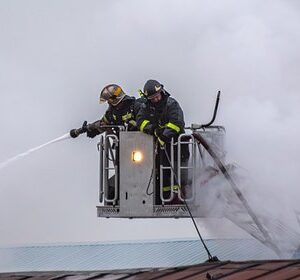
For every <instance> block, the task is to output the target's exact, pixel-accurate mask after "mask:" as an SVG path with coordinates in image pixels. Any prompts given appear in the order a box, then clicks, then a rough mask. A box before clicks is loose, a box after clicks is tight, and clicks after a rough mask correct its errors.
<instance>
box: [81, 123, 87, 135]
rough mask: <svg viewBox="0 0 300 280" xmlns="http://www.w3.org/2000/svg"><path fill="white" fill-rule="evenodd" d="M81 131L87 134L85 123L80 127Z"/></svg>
mask: <svg viewBox="0 0 300 280" xmlns="http://www.w3.org/2000/svg"><path fill="white" fill-rule="evenodd" d="M81 131H82V132H83V133H84V132H87V121H84V122H83V124H82V127H81Z"/></svg>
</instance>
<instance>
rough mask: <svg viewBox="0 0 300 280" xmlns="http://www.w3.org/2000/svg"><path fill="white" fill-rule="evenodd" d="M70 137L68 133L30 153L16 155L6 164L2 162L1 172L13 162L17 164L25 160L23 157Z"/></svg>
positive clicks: (30, 150) (32, 149) (0, 165)
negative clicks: (22, 159)
mask: <svg viewBox="0 0 300 280" xmlns="http://www.w3.org/2000/svg"><path fill="white" fill-rule="evenodd" d="M70 137H71V136H70V133H66V134H64V135H63V136H60V137H57V138H55V139H54V140H51V141H49V142H47V143H45V144H42V145H39V146H37V147H35V148H31V149H29V150H28V151H26V152H24V153H21V154H18V155H16V156H14V157H12V158H10V159H8V160H6V161H4V162H1V163H0V170H1V169H3V168H5V167H6V166H8V165H9V164H11V163H13V162H15V161H18V160H20V159H21V158H23V157H25V156H28V155H29V154H31V153H33V152H35V151H38V150H40V149H42V148H44V147H46V146H49V145H51V144H54V143H57V142H59V141H63V140H66V139H68V138H70Z"/></svg>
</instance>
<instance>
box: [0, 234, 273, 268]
mask: <svg viewBox="0 0 300 280" xmlns="http://www.w3.org/2000/svg"><path fill="white" fill-rule="evenodd" d="M205 242H206V245H207V247H208V248H209V250H210V252H211V254H212V255H213V256H217V257H218V258H219V259H220V260H222V261H226V260H231V261H248V260H253V259H255V260H263V259H277V256H276V255H275V254H274V253H273V252H272V251H271V250H270V249H268V248H267V247H265V246H263V245H262V244H261V243H259V242H258V241H256V240H255V239H210V240H206V241H205ZM207 259H208V256H207V254H206V251H205V250H204V248H203V245H202V244H201V242H200V241H199V240H198V239H191V240H180V239H179V240H159V241H157V240H156V241H153V240H152V241H131V242H128V241H127V242H102V243H101V242H98V243H75V244H74V243H73V244H50V245H49V244H47V245H32V246H19V247H5V248H0V273H1V272H22V271H93V270H97V271H99V270H100V271H103V270H116V269H140V268H161V267H163V268H167V267H179V266H187V265H195V264H199V263H203V262H205V261H206V260H207Z"/></svg>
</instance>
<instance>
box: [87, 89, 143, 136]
mask: <svg viewBox="0 0 300 280" xmlns="http://www.w3.org/2000/svg"><path fill="white" fill-rule="evenodd" d="M105 102H107V103H108V105H109V107H108V109H107V110H106V112H105V114H104V116H103V117H102V118H101V119H100V120H99V121H96V122H94V123H92V124H88V125H87V136H88V137H91V138H93V137H95V136H96V135H98V134H100V133H102V132H103V131H104V130H103V129H102V128H101V126H103V125H124V126H126V128H127V130H129V131H134V130H137V126H136V121H135V118H136V114H137V112H138V110H139V108H140V105H141V103H142V100H140V99H139V100H136V99H135V97H133V96H128V95H126V94H125V92H124V91H123V90H122V88H121V87H120V86H119V85H116V84H110V85H107V86H105V87H104V88H103V89H102V91H101V93H100V104H102V103H105Z"/></svg>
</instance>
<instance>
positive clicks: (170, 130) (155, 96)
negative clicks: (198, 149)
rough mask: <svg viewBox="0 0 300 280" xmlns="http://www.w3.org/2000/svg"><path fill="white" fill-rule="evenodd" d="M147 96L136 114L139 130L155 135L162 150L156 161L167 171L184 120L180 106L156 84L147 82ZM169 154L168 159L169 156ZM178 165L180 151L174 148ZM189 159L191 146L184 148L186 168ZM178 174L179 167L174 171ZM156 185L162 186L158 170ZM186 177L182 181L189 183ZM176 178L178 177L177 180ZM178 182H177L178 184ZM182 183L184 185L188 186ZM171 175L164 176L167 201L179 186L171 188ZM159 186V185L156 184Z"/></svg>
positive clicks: (145, 93)
mask: <svg viewBox="0 0 300 280" xmlns="http://www.w3.org/2000/svg"><path fill="white" fill-rule="evenodd" d="M144 96H145V97H146V99H147V101H146V102H145V103H144V104H143V105H142V106H141V108H140V110H139V113H138V114H137V119H136V121H137V126H138V128H139V130H140V131H142V132H144V133H147V134H150V135H154V137H156V139H157V141H158V143H159V145H160V147H162V148H164V149H165V150H163V149H160V152H159V156H158V157H157V159H156V163H157V165H159V164H162V165H163V166H164V167H166V166H168V167H170V162H169V159H170V146H171V145H170V142H171V139H172V138H173V139H174V142H175V143H176V141H177V139H178V136H179V135H180V134H182V133H184V125H185V124H184V116H183V111H182V109H181V107H180V105H179V103H178V102H177V101H176V100H175V99H174V98H173V97H171V96H170V94H169V93H168V92H167V91H166V90H165V89H164V87H163V85H162V84H161V83H159V82H158V81H156V80H148V81H147V82H146V84H145V86H144ZM166 153H167V154H168V157H169V159H168V157H167V155H166ZM174 154H175V162H176V161H177V158H176V155H177V147H176V148H175V153H174ZM188 158H189V151H188V145H182V153H181V161H182V162H183V163H184V164H186V163H187V161H188ZM172 168H173V169H174V170H176V169H177V168H176V166H173V167H172ZM156 174H157V178H156V180H157V183H159V179H158V178H159V177H160V176H159V175H158V174H159V170H156ZM186 176H187V174H185V175H184V176H182V178H183V177H184V179H183V181H187V178H186ZM175 177H177V176H175ZM176 181H177V180H176V178H175V180H174V182H176ZM183 181H182V182H181V183H185V182H183ZM170 182H171V180H170V172H168V171H167V170H165V172H164V176H163V183H162V185H163V193H164V197H169V195H170V192H171V191H173V192H176V191H178V188H180V186H179V183H178V182H176V183H175V185H173V186H171V185H170ZM157 185H158V184H157Z"/></svg>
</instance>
